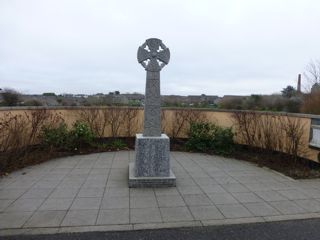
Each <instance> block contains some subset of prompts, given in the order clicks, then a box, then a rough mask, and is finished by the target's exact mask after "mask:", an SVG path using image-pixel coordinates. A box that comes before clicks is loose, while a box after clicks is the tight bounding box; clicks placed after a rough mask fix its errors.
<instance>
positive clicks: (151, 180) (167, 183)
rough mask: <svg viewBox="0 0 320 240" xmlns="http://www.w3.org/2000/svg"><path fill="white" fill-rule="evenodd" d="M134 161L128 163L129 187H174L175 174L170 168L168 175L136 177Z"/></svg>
mask: <svg viewBox="0 0 320 240" xmlns="http://www.w3.org/2000/svg"><path fill="white" fill-rule="evenodd" d="M134 173H135V163H130V164H129V188H144V187H150V188H152V187H175V186H176V176H175V175H174V174H173V172H172V171H171V170H170V175H169V176H168V177H136V176H135V174H134Z"/></svg>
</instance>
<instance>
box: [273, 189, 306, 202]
mask: <svg viewBox="0 0 320 240" xmlns="http://www.w3.org/2000/svg"><path fill="white" fill-rule="evenodd" d="M277 192H278V193H280V194H281V195H283V196H285V197H286V198H288V199H289V200H296V199H308V198H309V196H308V195H306V194H305V193H303V192H300V191H299V190H296V189H289V190H279V191H277Z"/></svg>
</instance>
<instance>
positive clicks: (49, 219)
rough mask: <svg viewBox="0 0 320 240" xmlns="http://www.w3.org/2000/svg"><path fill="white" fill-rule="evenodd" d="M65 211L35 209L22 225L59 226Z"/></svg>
mask: <svg viewBox="0 0 320 240" xmlns="http://www.w3.org/2000/svg"><path fill="white" fill-rule="evenodd" d="M66 213H67V211H37V212H35V213H34V214H33V215H32V217H31V218H30V219H29V220H28V221H27V222H26V223H25V225H24V227H37V228H38V227H59V226H60V224H61V222H62V220H63V218H64V217H65V215H66Z"/></svg>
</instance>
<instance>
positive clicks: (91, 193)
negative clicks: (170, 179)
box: [0, 151, 320, 235]
mask: <svg viewBox="0 0 320 240" xmlns="http://www.w3.org/2000/svg"><path fill="white" fill-rule="evenodd" d="M133 160H134V151H120V152H106V153H98V154H90V155H81V156H72V157H65V158H60V159H54V160H51V161H48V162H45V163H42V164H39V165H35V166H31V167H27V168H24V169H22V170H19V171H16V172H13V173H11V174H10V175H9V176H7V177H4V178H1V179H0V229H1V230H0V234H1V235H7V234H8V235H9V234H22V233H29V234H36V233H57V232H80V231H111V230H117V231H121V230H134V229H152V228H171V227H190V226H209V225H221V224H236V223H251V222H268V221H279V220H288V219H307V218H318V217H320V180H318V179H316V180H299V181H297V180H293V179H291V178H288V177H286V176H283V175H281V174H279V173H277V172H274V171H272V170H269V169H266V168H260V167H257V166H256V165H253V164H251V163H248V162H244V161H239V160H234V159H229V158H223V157H220V156H210V155H206V154H199V153H184V152H171V166H172V170H173V171H174V174H175V175H176V177H177V187H173V188H157V189H152V188H149V189H148V188H147V189H137V188H134V189H129V188H128V164H129V161H133Z"/></svg>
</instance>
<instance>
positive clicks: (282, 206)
mask: <svg viewBox="0 0 320 240" xmlns="http://www.w3.org/2000/svg"><path fill="white" fill-rule="evenodd" d="M268 203H269V204H270V205H271V206H273V207H274V208H276V209H277V210H278V211H279V212H281V213H282V214H298V213H306V212H308V211H307V210H304V209H303V208H302V207H300V206H299V205H297V204H296V203H295V202H293V201H276V202H268Z"/></svg>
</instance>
